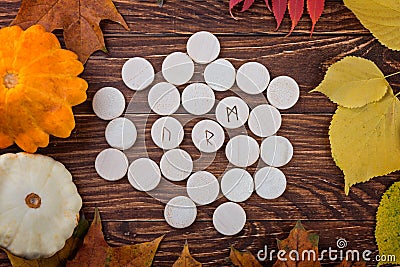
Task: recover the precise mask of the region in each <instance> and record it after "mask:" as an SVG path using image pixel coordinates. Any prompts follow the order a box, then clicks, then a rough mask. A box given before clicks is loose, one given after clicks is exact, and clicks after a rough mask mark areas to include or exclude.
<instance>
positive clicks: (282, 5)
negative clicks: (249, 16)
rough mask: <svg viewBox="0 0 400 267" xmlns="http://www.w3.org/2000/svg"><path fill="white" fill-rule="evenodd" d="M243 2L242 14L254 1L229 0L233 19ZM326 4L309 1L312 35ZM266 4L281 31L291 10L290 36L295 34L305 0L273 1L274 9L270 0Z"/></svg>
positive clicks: (322, 1) (319, 1)
mask: <svg viewBox="0 0 400 267" xmlns="http://www.w3.org/2000/svg"><path fill="white" fill-rule="evenodd" d="M242 2H243V7H242V12H244V11H246V10H248V9H249V8H250V7H251V6H252V5H253V4H254V0H229V13H230V14H231V16H232V18H234V19H236V18H235V17H234V16H233V14H232V9H233V8H234V7H235V6H236V5H238V4H239V3H242ZM324 3H325V0H308V2H307V10H308V14H309V15H310V18H311V21H312V27H311V35H312V33H313V32H314V27H315V24H316V23H317V21H318V20H319V18H320V17H321V15H322V11H323V9H324ZM265 4H266V6H267V8H268V9H269V11H271V12H272V13H273V14H274V17H275V20H276V24H277V26H276V30H278V29H279V27H280V25H281V23H282V20H283V17H284V16H285V13H286V9H287V7H288V8H289V15H290V18H291V20H292V27H291V29H290V32H289V34H288V35H290V34H291V33H292V32H293V30H294V28H295V27H296V25H297V23H298V22H299V20H300V18H301V16H302V15H303V11H304V0H272V9H271V6H270V4H269V0H265Z"/></svg>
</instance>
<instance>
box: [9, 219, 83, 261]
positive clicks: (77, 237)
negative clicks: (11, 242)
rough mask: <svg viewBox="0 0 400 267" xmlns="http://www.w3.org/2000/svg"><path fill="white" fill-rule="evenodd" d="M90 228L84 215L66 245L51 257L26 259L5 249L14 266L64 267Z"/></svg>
mask: <svg viewBox="0 0 400 267" xmlns="http://www.w3.org/2000/svg"><path fill="white" fill-rule="evenodd" d="M88 228H89V222H88V221H87V220H86V219H85V218H84V217H83V216H82V217H81V219H80V220H79V223H78V226H77V227H76V228H75V231H74V233H73V235H72V237H70V238H69V239H68V240H67V241H66V242H65V246H64V247H63V248H62V249H61V250H60V251H58V252H57V253H56V254H55V255H53V256H52V257H50V258H46V259H37V260H26V259H23V258H20V257H17V256H14V255H12V254H11V253H10V252H8V251H6V250H4V249H3V250H4V251H5V252H6V253H7V256H8V259H9V260H10V262H11V265H12V266H13V267H63V266H65V263H66V262H67V260H68V259H70V258H71V257H73V256H74V254H75V253H76V251H77V250H78V248H79V246H80V245H81V244H82V240H83V237H84V236H85V234H86V232H87V230H88Z"/></svg>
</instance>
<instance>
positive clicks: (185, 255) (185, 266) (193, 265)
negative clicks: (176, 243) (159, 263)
mask: <svg viewBox="0 0 400 267" xmlns="http://www.w3.org/2000/svg"><path fill="white" fill-rule="evenodd" d="M201 266H203V265H202V264H201V263H200V262H198V261H197V260H195V259H194V258H193V257H192V255H190V252H189V245H188V243H187V242H186V244H185V246H184V247H183V250H182V254H181V256H179V258H178V259H177V261H176V262H175V263H174V265H172V267H201Z"/></svg>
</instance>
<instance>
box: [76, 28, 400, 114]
mask: <svg viewBox="0 0 400 267" xmlns="http://www.w3.org/2000/svg"><path fill="white" fill-rule="evenodd" d="M220 39H221V44H222V51H221V55H220V56H221V57H223V58H227V59H229V60H231V61H232V63H233V64H234V66H235V67H236V68H239V67H240V65H242V64H243V63H245V62H248V61H258V62H260V63H262V64H264V65H266V66H267V67H268V69H269V71H270V73H271V76H272V77H276V76H279V75H289V76H292V77H293V78H294V79H296V80H297V82H298V83H299V85H300V88H301V97H300V100H299V102H298V103H297V104H296V106H294V107H293V108H291V109H289V110H287V111H284V112H285V113H333V112H334V110H335V105H333V104H332V103H331V102H330V101H329V100H328V99H327V98H326V97H325V96H323V95H322V94H319V93H312V94H310V93H308V92H309V91H310V90H312V89H313V88H315V87H316V86H318V84H319V83H320V82H321V81H322V79H323V77H324V74H325V72H326V69H327V68H328V67H329V66H330V65H331V64H332V63H334V62H336V61H338V60H340V59H342V58H343V57H344V56H347V55H355V56H362V57H366V58H369V59H371V60H373V61H375V62H376V64H377V65H378V66H379V67H380V68H381V69H382V71H383V72H384V73H385V74H390V73H394V72H396V70H398V69H399V68H400V60H399V59H398V57H397V54H396V52H394V51H390V50H388V49H386V48H384V47H383V46H382V45H380V44H379V43H378V42H377V41H374V40H373V38H371V37H368V36H367V37H352V36H341V37H332V36H323V37H315V38H314V39H313V40H312V41H310V40H309V38H308V37H298V36H296V37H295V36H293V37H291V39H290V41H289V42H284V41H283V39H282V38H279V37H278V38H270V37H248V38H242V37H236V36H235V37H221V38H220ZM186 41H187V38H186V37H179V38H178V37H174V38H159V37H133V36H131V37H118V38H109V39H108V42H109V50H110V51H109V56H108V57H107V56H105V55H104V54H103V53H101V52H97V53H96V54H95V55H94V56H93V57H92V58H91V59H90V60H89V61H88V63H87V65H86V70H85V72H84V75H83V77H84V78H85V79H86V80H87V81H88V82H89V85H90V86H89V89H88V101H87V102H86V103H84V104H82V105H80V106H78V107H77V108H75V111H76V113H78V114H91V113H92V112H93V111H92V108H91V100H92V98H93V95H94V94H95V92H96V91H97V90H98V89H100V88H102V87H104V86H114V87H117V88H119V89H120V90H121V91H122V92H123V93H124V95H125V98H126V99H127V102H128V101H130V99H131V98H132V97H133V95H134V92H133V91H132V90H130V89H128V88H127V87H126V86H125V85H124V83H123V82H122V79H121V77H120V72H121V68H122V66H123V64H124V62H125V61H126V60H127V59H128V58H129V57H134V56H143V57H145V58H147V59H148V60H149V61H150V62H151V63H152V64H153V66H154V67H155V70H156V72H159V71H160V70H161V64H162V61H163V59H164V58H165V56H166V55H167V54H169V53H172V52H174V51H185V45H186ZM155 44H156V45H155ZM159 75H160V76H161V74H159ZM200 80H201V79H200ZM389 81H390V82H391V84H392V86H393V88H394V90H396V91H397V90H398V89H399V86H400V79H399V78H398V77H392V78H390V80H389ZM180 90H183V88H182V87H180ZM146 92H147V91H146ZM228 94H229V93H224V92H218V93H217V94H216V95H217V98H218V99H221V98H223V97H225V96H227V95H228ZM246 101H248V100H247V99H246ZM146 102H147V99H146V96H145V97H141V98H135V103H136V105H146Z"/></svg>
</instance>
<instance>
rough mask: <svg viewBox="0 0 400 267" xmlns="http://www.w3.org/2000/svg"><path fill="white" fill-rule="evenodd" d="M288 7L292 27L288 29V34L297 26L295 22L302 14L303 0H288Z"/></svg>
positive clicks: (297, 21)
mask: <svg viewBox="0 0 400 267" xmlns="http://www.w3.org/2000/svg"><path fill="white" fill-rule="evenodd" d="M288 9H289V15H290V19H291V20H292V28H291V29H290V32H289V34H288V35H290V34H291V33H292V32H293V30H294V28H295V27H296V26H297V23H299V20H300V18H301V16H302V15H303V11H304V0H289V1H288Z"/></svg>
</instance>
